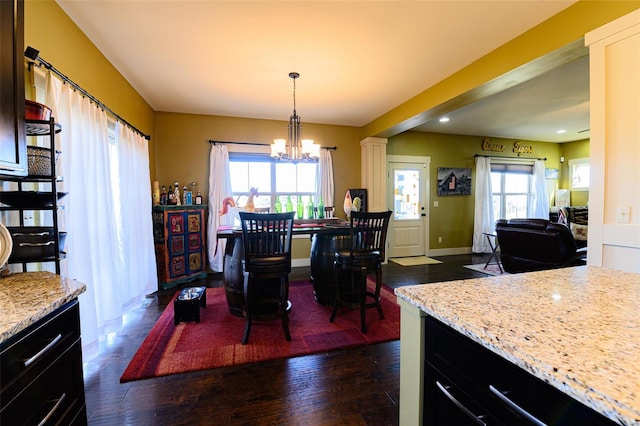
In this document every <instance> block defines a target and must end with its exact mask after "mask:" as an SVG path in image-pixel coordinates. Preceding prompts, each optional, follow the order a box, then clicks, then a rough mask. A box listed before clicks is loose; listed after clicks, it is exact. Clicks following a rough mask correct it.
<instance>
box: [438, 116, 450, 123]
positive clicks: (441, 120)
mask: <svg viewBox="0 0 640 426" xmlns="http://www.w3.org/2000/svg"><path fill="white" fill-rule="evenodd" d="M438 121H439V122H441V123H448V122H449V117H440V120H438Z"/></svg>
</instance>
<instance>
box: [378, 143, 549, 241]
mask: <svg viewBox="0 0 640 426" xmlns="http://www.w3.org/2000/svg"><path fill="white" fill-rule="evenodd" d="M483 139H484V138H483V137H480V136H465V135H451V134H441V133H422V132H405V133H401V134H399V135H397V136H393V137H391V138H389V143H388V145H387V154H388V155H414V156H427V157H430V158H431V167H430V174H429V183H428V185H429V193H430V200H429V248H430V249H431V250H437V249H447V248H461V247H471V245H472V240H473V217H474V208H475V198H474V197H475V195H474V194H475V156H476V154H477V155H486V156H491V157H509V158H513V157H517V155H516V154H514V153H513V152H512V148H513V145H514V143H515V142H518V143H520V144H522V145H526V146H530V147H531V148H532V149H533V154H527V155H521V156H520V158H546V159H547V160H546V162H545V166H546V167H547V168H556V169H557V168H559V166H560V155H561V150H560V146H561V144H557V143H548V142H536V141H522V140H515V139H502V138H490V142H491V145H502V146H504V151H503V152H491V151H484V150H483V149H482V147H483V143H482V141H483ZM438 167H456V168H457V167H462V168H470V169H471V179H472V185H473V186H472V189H471V195H447V196H438V190H437V183H438ZM434 201H438V204H439V206H438V207H433V202H434ZM439 236H441V237H442V243H438V237H439Z"/></svg>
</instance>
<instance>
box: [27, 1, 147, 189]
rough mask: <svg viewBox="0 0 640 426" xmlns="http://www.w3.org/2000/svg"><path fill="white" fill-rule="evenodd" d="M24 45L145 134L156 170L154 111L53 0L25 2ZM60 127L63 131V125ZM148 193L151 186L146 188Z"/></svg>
mask: <svg viewBox="0 0 640 426" xmlns="http://www.w3.org/2000/svg"><path fill="white" fill-rule="evenodd" d="M24 27H25V28H24V45H25V49H26V47H27V46H31V47H33V48H34V49H37V50H39V51H40V56H41V57H42V58H43V59H44V60H46V61H47V62H49V63H50V64H51V65H52V66H53V67H55V68H56V69H57V70H59V71H60V72H61V73H63V74H64V75H66V76H67V77H68V78H70V79H71V80H72V81H74V82H75V83H77V84H78V85H79V86H80V87H82V88H83V89H85V90H86V91H87V92H89V93H90V94H91V95H92V96H94V97H95V98H96V99H98V100H99V101H101V102H102V103H103V104H105V105H106V106H107V107H109V108H110V109H112V110H113V111H115V112H116V114H118V115H120V116H121V117H122V118H123V119H125V120H126V121H128V122H129V123H131V124H132V125H133V126H135V127H137V128H138V129H139V130H141V131H142V132H144V133H145V134H147V135H151V141H150V142H149V159H150V161H149V162H150V167H151V176H154V175H155V173H156V170H155V146H154V144H155V142H154V111H153V109H151V107H150V106H149V104H148V103H147V102H146V101H145V100H144V99H143V98H142V96H140V94H138V92H137V91H136V90H135V89H134V88H133V86H131V84H129V82H128V81H127V80H126V79H125V78H124V77H123V76H122V74H120V72H118V70H116V69H115V68H114V66H113V65H112V64H111V63H110V62H109V61H108V60H107V58H105V57H104V55H103V54H102V53H101V52H100V51H99V50H98V49H97V48H96V46H95V45H94V44H93V43H92V42H91V41H90V40H89V39H88V38H87V37H86V36H85V35H84V33H83V32H82V31H81V30H80V28H78V26H77V25H76V24H75V23H74V22H73V21H72V20H71V19H70V18H69V17H68V16H67V14H66V13H65V12H64V11H63V10H62V9H61V8H60V6H58V4H57V3H56V2H55V1H53V0H38V1H25V5H24ZM61 124H62V128H63V129H64V123H61ZM149 189H150V190H151V187H149Z"/></svg>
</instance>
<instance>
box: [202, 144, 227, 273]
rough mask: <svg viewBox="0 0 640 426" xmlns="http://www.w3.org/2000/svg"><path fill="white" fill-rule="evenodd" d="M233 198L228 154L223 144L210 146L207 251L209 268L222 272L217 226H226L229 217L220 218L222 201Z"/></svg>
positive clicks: (222, 247) (220, 242) (220, 246)
mask: <svg viewBox="0 0 640 426" xmlns="http://www.w3.org/2000/svg"><path fill="white" fill-rule="evenodd" d="M231 196H233V192H232V191H231V173H230V172H229V152H228V151H227V147H226V146H225V145H224V144H212V145H211V154H210V156H209V218H208V224H207V225H208V226H207V251H208V259H209V268H210V269H211V270H212V271H214V272H222V269H223V259H224V242H225V240H220V241H218V238H217V237H216V232H217V229H218V226H220V225H222V224H227V222H228V221H229V220H231V215H225V216H222V217H221V216H220V215H219V213H218V212H219V211H220V208H221V207H222V200H224V199H225V198H226V197H231Z"/></svg>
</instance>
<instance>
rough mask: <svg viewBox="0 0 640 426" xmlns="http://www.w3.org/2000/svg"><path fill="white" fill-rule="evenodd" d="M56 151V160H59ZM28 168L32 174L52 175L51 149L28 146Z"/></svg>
mask: <svg viewBox="0 0 640 426" xmlns="http://www.w3.org/2000/svg"><path fill="white" fill-rule="evenodd" d="M58 153H59V152H58V151H56V161H57V160H58V158H57V157H58ZM27 169H28V173H29V174H30V175H31V176H51V175H53V172H52V170H51V149H50V148H45V147H42V146H27Z"/></svg>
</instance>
